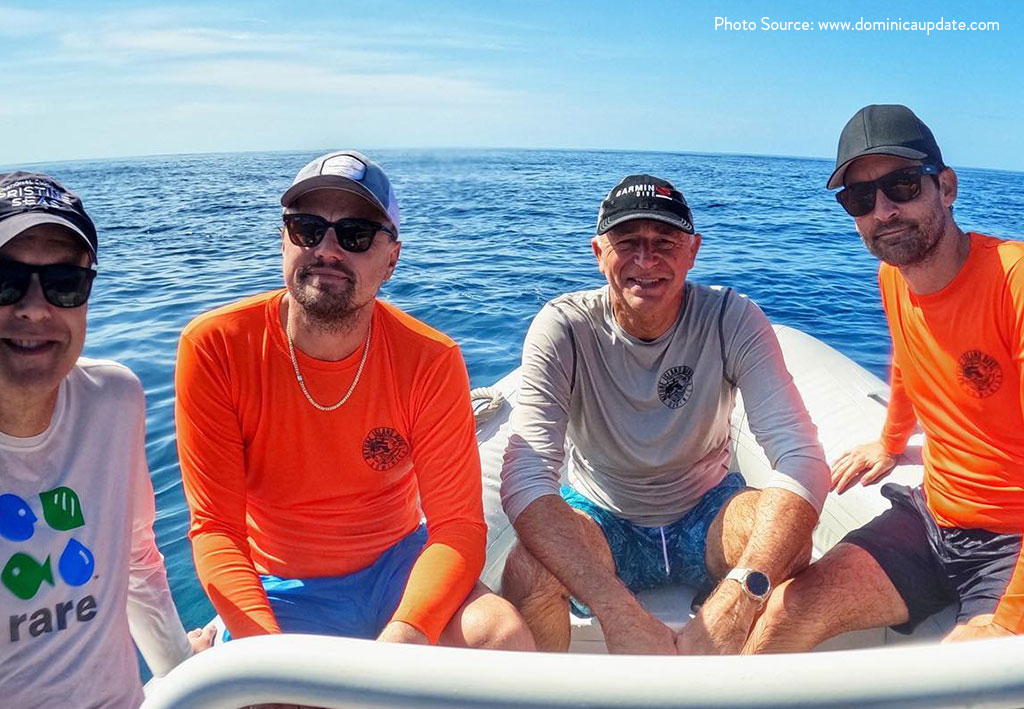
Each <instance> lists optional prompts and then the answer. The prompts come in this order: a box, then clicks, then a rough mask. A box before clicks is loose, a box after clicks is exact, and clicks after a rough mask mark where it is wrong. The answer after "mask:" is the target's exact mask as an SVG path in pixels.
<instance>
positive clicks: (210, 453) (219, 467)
mask: <svg viewBox="0 0 1024 709" xmlns="http://www.w3.org/2000/svg"><path fill="white" fill-rule="evenodd" d="M283 295H284V291H276V292H272V293H266V294H263V295H259V296H255V297H252V298H248V299H245V300H242V301H239V302H237V303H234V304H232V305H229V306H226V307H223V308H220V309H218V310H215V311H213V312H210V313H207V314H205V315H201V316H200V317H198V318H196V319H195V320H193V321H192V322H191V323H190V324H189V325H188V327H186V328H185V331H184V332H183V333H182V336H181V341H180V343H179V348H178V362H177V370H176V375H175V386H176V402H175V419H176V424H177V436H178V453H179V457H180V460H181V471H182V479H183V481H184V487H185V494H186V498H187V499H188V504H189V508H190V509H191V512H192V526H191V530H190V533H189V536H190V537H191V539H192V544H193V553H194V555H195V560H196V569H197V571H198V573H199V578H200V581H201V582H202V584H203V587H204V589H205V590H206V592H207V594H208V595H209V597H210V600H211V601H212V603H213V605H214V607H215V608H216V609H217V612H218V613H220V614H221V616H222V618H223V619H224V621H225V623H226V624H227V627H228V629H229V630H230V631H231V634H232V635H233V636H236V637H241V636H245V635H253V634H261V633H276V632H280V628H279V626H278V624H277V621H276V620H275V618H274V615H273V612H272V611H271V608H270V605H269V603H268V601H267V596H266V593H265V592H264V590H263V587H262V585H261V584H260V580H259V574H261V573H262V574H273V575H275V576H282V577H288V578H298V577H314V576H338V575H344V574H348V573H351V572H354V571H357V570H359V569H362V568H365V567H367V566H369V565H370V564H371V563H373V561H374V560H375V559H376V558H377V557H378V556H379V555H380V554H381V553H382V552H384V551H385V550H386V549H387V548H388V547H390V546H392V545H393V544H395V543H396V542H397V541H398V540H399V539H401V538H402V537H403V536H405V535H406V534H409V533H410V532H411V531H413V530H414V529H415V528H416V527H417V526H418V525H419V522H420V506H422V512H423V514H424V515H425V516H426V519H427V530H428V539H427V544H426V547H425V548H424V550H423V552H422V553H421V554H420V556H419V558H418V559H417V561H416V563H415V564H414V566H413V570H412V574H411V576H410V578H409V582H408V584H407V585H406V588H405V592H404V595H403V596H402V600H401V603H400V604H399V607H398V609H397V611H396V612H395V615H394V616H393V619H395V620H401V621H404V622H406V623H409V624H410V625H412V626H413V627H415V628H417V629H418V630H420V631H421V632H423V633H424V634H426V635H427V637H428V638H429V639H430V640H431V642H435V643H436V642H437V638H438V636H439V635H440V633H441V631H442V630H443V628H444V626H445V625H446V624H447V623H448V621H449V620H450V619H451V617H452V615H453V614H454V612H455V611H456V610H457V609H458V607H459V606H460V605H461V603H462V601H463V600H464V599H465V598H466V596H467V594H468V593H469V591H470V590H471V589H472V588H473V585H474V584H475V582H476V579H477V576H478V575H479V574H480V571H481V569H482V568H483V560H484V545H485V540H486V527H485V525H484V521H483V505H482V495H481V479H480V458H479V454H478V452H477V448H476V437H475V428H474V423H473V412H472V408H471V405H470V401H469V378H468V375H467V373H466V368H465V365H464V363H463V361H462V357H461V354H460V352H459V348H458V346H457V345H456V344H455V343H454V342H453V341H452V340H451V339H449V338H448V337H446V336H445V335H443V334H441V333H439V332H437V331H436V330H433V329H431V328H429V327H427V326H426V325H424V324H423V323H420V322H419V321H417V320H415V319H414V318H412V317H410V316H409V315H406V314H405V313H403V312H401V311H400V310H398V309H397V308H395V307H393V306H391V305H388V304H386V303H383V302H380V301H378V302H377V304H376V306H375V308H374V313H373V324H372V337H371V342H370V351H369V354H368V356H367V360H366V365H365V367H364V370H363V373H362V375H361V377H360V380H359V382H358V384H357V386H356V387H355V390H354V391H353V393H352V396H351V398H350V399H349V400H348V401H347V402H346V403H345V404H344V405H343V406H341V407H340V408H338V409H336V410H334V411H331V412H325V411H319V410H317V409H315V408H313V406H311V405H310V403H309V402H308V401H307V400H306V398H305V396H304V395H303V393H302V391H301V390H300V388H299V385H298V382H297V380H296V377H295V372H294V370H293V367H292V362H291V359H290V357H289V354H288V345H287V340H286V338H285V333H284V328H283V326H282V323H281V301H282V297H283ZM295 355H296V357H297V359H298V363H299V367H300V369H301V372H302V375H303V377H304V379H305V382H306V386H307V388H308V389H309V391H310V393H311V395H312V396H313V397H314V399H316V400H317V401H319V402H334V401H336V400H337V399H338V398H339V397H340V396H341V395H342V394H344V392H345V391H347V390H348V388H349V385H350V384H351V383H352V380H353V377H354V376H355V373H356V370H357V368H358V366H359V361H360V359H361V358H362V347H359V348H357V350H356V351H355V352H353V353H352V355H351V356H349V357H347V358H346V359H344V360H341V361H339V362H323V361H320V360H315V359H313V358H311V357H308V356H306V355H304V354H303V353H302V352H299V351H296V353H295Z"/></svg>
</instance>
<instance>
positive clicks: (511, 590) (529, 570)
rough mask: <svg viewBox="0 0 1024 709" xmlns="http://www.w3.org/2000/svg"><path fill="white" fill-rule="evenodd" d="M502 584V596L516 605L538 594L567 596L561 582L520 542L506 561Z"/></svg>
mask: <svg viewBox="0 0 1024 709" xmlns="http://www.w3.org/2000/svg"><path fill="white" fill-rule="evenodd" d="M501 584H502V588H501V593H502V595H503V596H504V597H505V598H507V599H509V600H510V601H512V603H514V604H516V605H519V603H520V601H521V600H522V599H523V598H526V597H528V596H532V595H535V594H537V593H542V594H550V595H556V594H557V595H567V592H566V590H565V587H564V586H562V584H561V582H559V580H558V579H556V578H555V577H554V575H553V574H552V573H551V572H550V571H548V569H547V567H545V566H544V564H542V563H541V562H540V561H538V560H537V558H536V557H535V556H534V555H533V554H531V553H530V552H529V551H527V549H526V547H524V546H523V544H522V542H519V541H517V542H516V543H515V544H514V545H513V547H512V549H511V550H510V551H509V553H508V558H507V559H506V560H505V569H504V572H503V573H502V581H501Z"/></svg>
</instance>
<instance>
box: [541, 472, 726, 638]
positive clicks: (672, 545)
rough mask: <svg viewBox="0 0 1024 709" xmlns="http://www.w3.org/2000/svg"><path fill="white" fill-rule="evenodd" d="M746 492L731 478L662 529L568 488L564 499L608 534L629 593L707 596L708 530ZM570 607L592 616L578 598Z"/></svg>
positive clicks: (564, 489)
mask: <svg viewBox="0 0 1024 709" xmlns="http://www.w3.org/2000/svg"><path fill="white" fill-rule="evenodd" d="M745 486H746V481H745V480H744V479H743V476H742V475H740V474H739V473H729V474H728V475H726V476H725V477H724V478H722V482H720V483H718V485H716V486H715V487H713V488H711V489H710V490H708V491H707V492H706V493H704V497H702V498H701V499H700V501H699V502H698V503H697V505H696V506H695V507H694V508H693V509H691V510H690V511H689V512H687V513H686V514H685V515H683V516H682V517H681V518H679V519H678V520H676V521H675V522H673V523H672V524H667V525H665V526H664V527H642V526H640V525H638V524H633V523H632V522H630V521H628V520H625V519H622V518H621V517H616V516H615V515H614V514H612V513H611V512H609V511H608V510H606V509H604V508H603V507H599V506H598V505H596V504H594V503H593V502H591V501H590V500H589V499H587V498H586V497H584V496H583V495H581V494H579V493H578V492H576V490H574V489H573V488H571V487H568V486H566V485H563V486H562V489H561V494H562V499H563V500H565V501H566V502H567V503H569V506H570V507H572V508H574V509H577V510H579V511H581V512H583V513H584V514H586V515H587V516H588V517H590V519H592V520H594V522H596V523H597V526H598V527H600V528H601V531H602V532H604V538H605V539H606V540H607V541H608V547H609V548H610V549H611V551H612V558H613V559H614V560H615V573H616V574H617V575H618V577H619V578H620V579H622V582H623V583H624V584H625V585H626V588H628V589H629V590H630V591H632V592H633V593H637V592H638V591H645V590H648V589H652V588H658V587H659V586H667V585H670V584H677V583H685V584H688V585H690V586H694V587H696V588H697V589H699V590H700V591H701V592H707V591H710V590H711V589H712V588H714V585H715V580H714V579H713V578H712V577H711V574H709V573H708V567H707V560H706V550H707V537H708V529H709V528H710V527H711V523H712V522H713V521H714V520H715V517H716V516H717V515H718V513H719V511H720V510H721V509H722V508H723V507H725V503H726V502H728V501H729V499H730V498H731V497H732V496H733V495H735V494H736V493H737V492H739V491H740V490H742V489H743V488H744V487H745ZM569 605H570V608H571V609H572V612H573V613H574V614H575V615H577V616H580V617H582V618H588V617H590V616H591V615H592V613H591V612H590V609H589V608H587V607H586V606H585V605H583V604H582V603H580V602H579V601H577V600H576V599H575V598H571V599H570V604H569Z"/></svg>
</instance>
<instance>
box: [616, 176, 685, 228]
mask: <svg viewBox="0 0 1024 709" xmlns="http://www.w3.org/2000/svg"><path fill="white" fill-rule="evenodd" d="M632 219H653V220H655V221H659V222H664V223H666V224H671V225H672V226H674V227H676V228H677V229H681V230H682V231H684V232H686V233H687V234H693V233H694V228H693V214H692V213H691V212H690V205H688V204H687V203H686V198H684V197H683V193H682V192H680V191H679V190H677V189H676V188H675V187H674V186H673V185H672V183H671V182H668V181H667V180H663V179H661V178H660V177H654V176H652V175H629V176H628V177H624V178H623V179H622V182H620V183H619V184H617V185H615V187H613V188H612V191H611V192H609V193H608V196H607V197H605V198H604V201H603V202H601V209H600V211H598V213H597V233H598V235H600V234H604V233H605V232H606V231H608V230H609V229H611V228H612V227H614V226H616V225H618V224H622V223H623V222H628V221H630V220H632Z"/></svg>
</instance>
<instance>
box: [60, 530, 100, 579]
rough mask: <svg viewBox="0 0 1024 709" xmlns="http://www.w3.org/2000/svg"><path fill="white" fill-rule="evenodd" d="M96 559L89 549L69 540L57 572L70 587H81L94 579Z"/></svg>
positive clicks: (78, 542)
mask: <svg viewBox="0 0 1024 709" xmlns="http://www.w3.org/2000/svg"><path fill="white" fill-rule="evenodd" d="M95 568H96V559H95V557H93V555H92V552H91V551H89V548H88V547H87V546H85V545H84V544H82V543H81V542H80V541H78V540H77V539H71V540H68V543H67V546H65V547H64V551H63V552H61V555H60V561H58V562H57V570H58V571H59V572H60V577H61V578H62V579H64V582H65V583H66V584H67V585H68V586H81V585H82V584H84V583H86V582H87V581H88V580H89V579H91V578H92V572H93V571H94V570H95Z"/></svg>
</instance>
